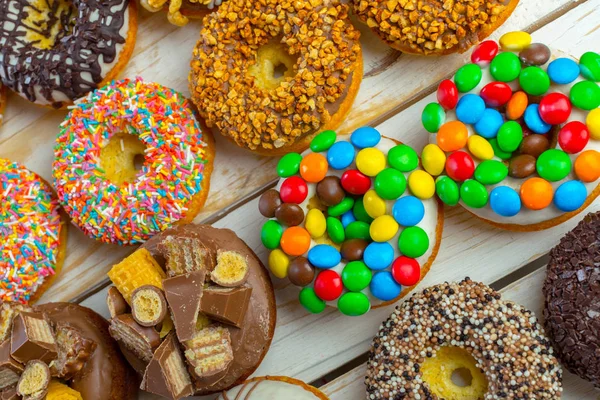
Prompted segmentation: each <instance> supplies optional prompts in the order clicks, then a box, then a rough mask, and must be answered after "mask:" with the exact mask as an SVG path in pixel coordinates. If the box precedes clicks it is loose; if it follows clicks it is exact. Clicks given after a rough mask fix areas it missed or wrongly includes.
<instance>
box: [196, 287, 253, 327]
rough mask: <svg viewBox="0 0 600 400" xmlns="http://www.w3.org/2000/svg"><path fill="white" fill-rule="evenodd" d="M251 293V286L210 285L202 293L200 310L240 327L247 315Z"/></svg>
mask: <svg viewBox="0 0 600 400" xmlns="http://www.w3.org/2000/svg"><path fill="white" fill-rule="evenodd" d="M251 294H252V288H251V287H250V286H240V287H236V288H223V287H219V286H209V287H207V288H205V289H204V292H203V294H202V300H201V301H200V311H201V312H202V313H204V314H205V315H206V316H207V317H208V318H211V319H214V320H217V321H219V322H223V323H225V324H229V325H233V326H235V327H238V328H239V327H241V326H242V321H244V317H245V316H246V310H248V304H249V303H250V295H251Z"/></svg>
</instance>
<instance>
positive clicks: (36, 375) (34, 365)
mask: <svg viewBox="0 0 600 400" xmlns="http://www.w3.org/2000/svg"><path fill="white" fill-rule="evenodd" d="M50 379H51V376H50V369H49V368H48V365H46V363H45V362H43V361H39V360H32V361H29V362H28V363H27V365H26V366H25V369H24V370H23V373H22V374H21V378H20V379H19V383H17V394H18V395H19V396H21V397H22V398H23V400H42V399H43V398H44V397H45V396H46V393H47V392H48V385H49V384H50Z"/></svg>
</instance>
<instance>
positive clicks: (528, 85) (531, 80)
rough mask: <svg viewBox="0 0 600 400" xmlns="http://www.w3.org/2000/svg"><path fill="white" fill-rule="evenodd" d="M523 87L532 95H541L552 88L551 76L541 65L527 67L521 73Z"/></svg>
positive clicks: (520, 80)
mask: <svg viewBox="0 0 600 400" xmlns="http://www.w3.org/2000/svg"><path fill="white" fill-rule="evenodd" d="M519 84H520V85H521V88H522V89H523V90H524V91H525V93H528V94H530V95H532V96H541V95H543V94H544V93H546V92H547V91H548V89H550V77H549V76H548V74H547V73H546V71H544V70H543V69H541V68H540V67H535V66H532V67H527V68H525V69H524V70H523V71H521V74H520V75H519Z"/></svg>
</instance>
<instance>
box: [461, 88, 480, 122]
mask: <svg viewBox="0 0 600 400" xmlns="http://www.w3.org/2000/svg"><path fill="white" fill-rule="evenodd" d="M484 111H485V102H484V101H483V99H482V98H481V96H478V95H476V94H471V93H469V94H465V95H464V96H463V97H461V98H460V100H458V104H457V105H456V118H457V119H458V120H459V121H460V122H462V123H465V124H474V123H476V122H477V121H479V120H480V119H481V117H482V116H483V112H484Z"/></svg>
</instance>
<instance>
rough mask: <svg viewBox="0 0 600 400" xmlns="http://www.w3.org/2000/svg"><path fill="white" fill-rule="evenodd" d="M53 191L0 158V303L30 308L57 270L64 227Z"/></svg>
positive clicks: (20, 167)
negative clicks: (9, 302) (19, 304)
mask: <svg viewBox="0 0 600 400" xmlns="http://www.w3.org/2000/svg"><path fill="white" fill-rule="evenodd" d="M59 208H60V207H59V204H58V199H57V198H56V195H55V194H54V191H53V190H52V188H51V187H50V185H49V184H48V183H46V181H44V180H43V179H42V178H41V177H40V176H39V175H37V174H36V173H34V172H31V171H29V170H28V169H27V168H25V167H24V166H23V165H21V164H19V163H16V162H12V161H9V160H6V159H3V158H0V235H1V236H2V241H1V242H0V274H1V284H0V301H14V302H20V303H34V302H35V301H37V299H39V298H40V296H41V295H42V293H44V292H45V291H46V290H47V289H48V288H49V287H50V284H51V283H52V281H53V280H54V279H55V277H56V275H58V274H59V273H60V271H61V269H62V266H63V263H64V260H65V249H66V246H67V227H66V224H65V222H64V220H63V219H62V218H61V215H60V212H59Z"/></svg>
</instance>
